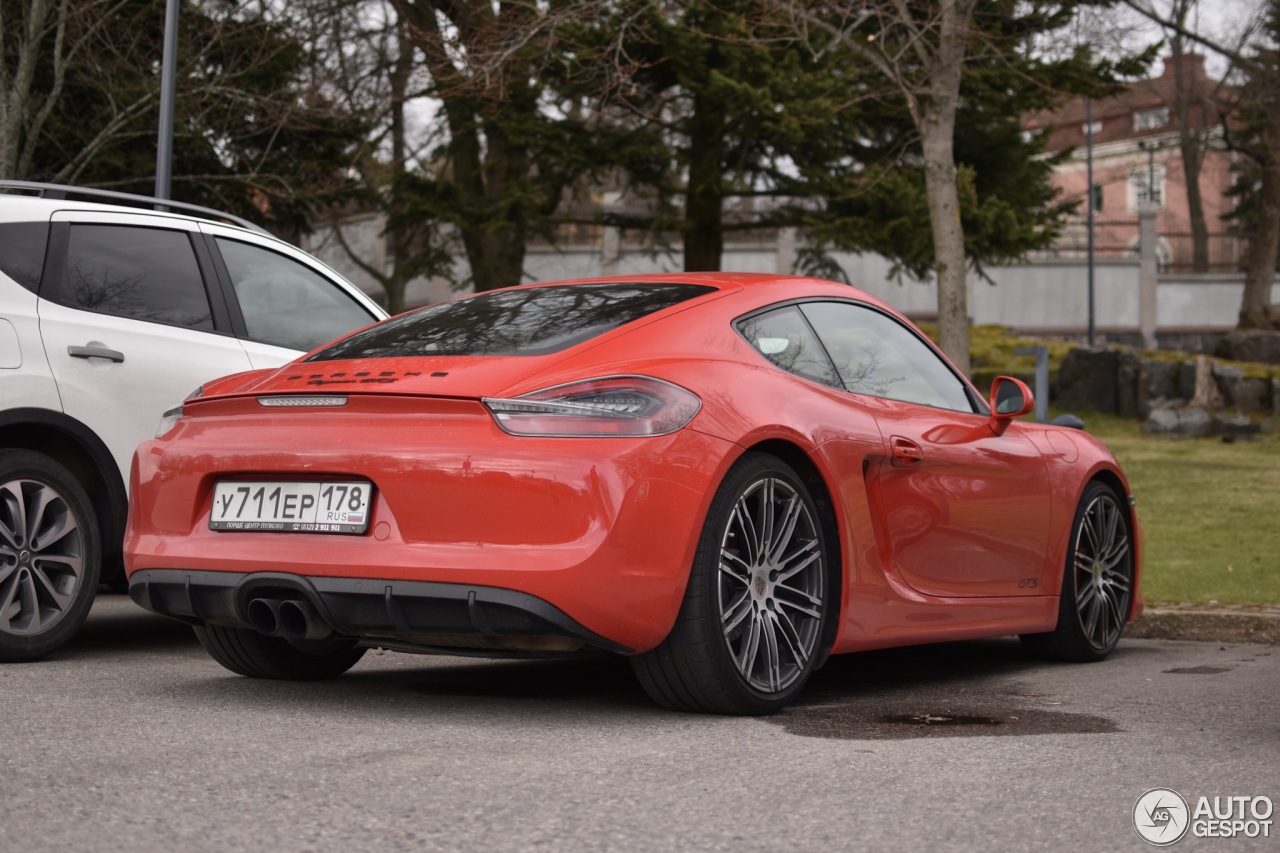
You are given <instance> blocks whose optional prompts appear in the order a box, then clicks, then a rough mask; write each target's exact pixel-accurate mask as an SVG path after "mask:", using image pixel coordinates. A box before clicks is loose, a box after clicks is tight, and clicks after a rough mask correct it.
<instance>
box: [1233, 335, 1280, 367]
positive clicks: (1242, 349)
mask: <svg viewBox="0 0 1280 853" xmlns="http://www.w3.org/2000/svg"><path fill="white" fill-rule="evenodd" d="M1218 352H1219V353H1220V354H1221V355H1222V357H1223V358H1229V359H1231V360H1232V361H1259V362H1262V363H1264V364H1280V332H1272V331H1265V330H1262V329H1249V330H1247V331H1235V332H1231V333H1229V334H1228V335H1227V336H1226V337H1225V338H1223V340H1222V343H1221V344H1219V345H1218Z"/></svg>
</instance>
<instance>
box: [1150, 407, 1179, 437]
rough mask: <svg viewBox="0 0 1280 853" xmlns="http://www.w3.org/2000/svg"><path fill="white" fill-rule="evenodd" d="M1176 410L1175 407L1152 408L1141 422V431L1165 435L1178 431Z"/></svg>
mask: <svg viewBox="0 0 1280 853" xmlns="http://www.w3.org/2000/svg"><path fill="white" fill-rule="evenodd" d="M1179 423H1180V419H1179V418H1178V412H1177V410H1176V409H1152V410H1151V413H1150V414H1148V415H1147V419H1146V421H1145V422H1144V423H1143V424H1142V431H1143V432H1149V433H1153V434H1155V435H1166V434H1168V433H1174V432H1177V431H1178V424H1179Z"/></svg>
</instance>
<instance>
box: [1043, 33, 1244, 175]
mask: <svg viewBox="0 0 1280 853" xmlns="http://www.w3.org/2000/svg"><path fill="white" fill-rule="evenodd" d="M1182 67H1183V69H1184V71H1183V79H1184V85H1185V86H1186V87H1187V89H1188V90H1189V91H1190V92H1192V93H1193V95H1194V96H1195V97H1194V98H1193V101H1192V104H1191V110H1190V118H1191V126H1192V127H1193V128H1205V127H1213V126H1216V125H1217V124H1218V123H1219V122H1220V121H1221V119H1220V117H1219V115H1218V109H1217V105H1218V104H1222V103H1224V101H1225V99H1226V97H1227V95H1228V89H1227V87H1226V86H1225V85H1224V84H1223V83H1222V82H1221V81H1219V80H1214V79H1213V78H1211V77H1209V76H1207V75H1206V74H1205V70H1204V56H1202V55H1200V54H1197V53H1188V54H1184V55H1183V57H1182ZM1176 70H1177V69H1176V66H1175V64H1174V62H1173V58H1172V57H1169V58H1166V59H1165V60H1164V69H1163V71H1162V72H1161V74H1160V76H1159V77H1153V78H1151V79H1149V80H1142V81H1139V82H1137V83H1133V84H1132V85H1130V86H1129V87H1128V88H1127V89H1126V90H1125V91H1123V92H1121V93H1120V94H1119V95H1116V96H1115V97H1112V98H1106V99H1100V100H1095V101H1093V104H1092V111H1093V122H1094V131H1093V143H1094V145H1101V144H1104V143H1108V142H1117V141H1120V140H1124V139H1139V138H1142V137H1148V136H1158V135H1162V134H1166V133H1171V132H1174V131H1175V130H1176V129H1177V125H1176V120H1175V117H1174V104H1175V101H1176V98H1175V91H1176V90H1175V79H1176V78H1175V72H1176ZM1160 110H1167V111H1168V114H1167V118H1165V119H1164V120H1163V121H1160V118H1161V116H1160V114H1159V112H1158V111H1160ZM1148 111H1153V112H1152V113H1151V114H1150V115H1148V116H1146V118H1147V120H1148V121H1147V123H1146V124H1145V125H1142V124H1139V123H1138V122H1137V121H1135V118H1134V116H1135V114H1138V113H1146V112H1148ZM1099 125H1100V126H1099ZM1022 126H1023V128H1024V129H1025V130H1030V131H1035V130H1041V129H1044V128H1052V130H1051V131H1050V134H1049V139H1048V141H1047V143H1046V150H1048V151H1051V152H1052V151H1061V150H1062V149H1064V148H1072V147H1075V146H1080V145H1084V144H1085V99H1084V98H1075V99H1073V100H1070V101H1068V102H1066V103H1065V104H1063V105H1062V106H1061V107H1059V108H1058V109H1056V110H1042V111H1040V112H1036V113H1033V114H1031V115H1030V116H1028V117H1027V118H1026V119H1024V120H1023V123H1022Z"/></svg>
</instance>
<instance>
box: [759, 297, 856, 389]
mask: <svg viewBox="0 0 1280 853" xmlns="http://www.w3.org/2000/svg"><path fill="white" fill-rule="evenodd" d="M737 329H738V334H740V335H742V337H744V338H746V339H747V343H749V344H751V346H752V347H754V348H755V350H756V352H758V353H760V354H761V355H762V356H764V357H765V358H767V359H768V360H769V361H771V362H773V363H774V364H776V365H777V366H778V367H781V368H782V369H783V370H785V371H787V372H788V373H794V374H795V375H797V376H803V377H804V378H805V379H810V380H812V381H814V382H821V383H822V384H823V385H830V386H831V387H832V388H839V387H840V377H839V376H837V375H836V371H835V368H834V367H833V366H832V364H831V359H829V358H828V357H827V354H826V352H825V351H824V350H823V349H822V344H821V343H819V342H818V339H817V337H815V336H814V334H813V329H812V328H810V326H809V324H808V323H807V322H805V319H804V317H803V316H801V314H800V311H799V309H797V308H796V307H795V306H794V305H791V306H788V307H786V308H779V309H778V310H776V311H770V312H768V313H766V314H756V315H755V316H753V317H748V318H747V319H745V320H741V321H739V322H738V325H737Z"/></svg>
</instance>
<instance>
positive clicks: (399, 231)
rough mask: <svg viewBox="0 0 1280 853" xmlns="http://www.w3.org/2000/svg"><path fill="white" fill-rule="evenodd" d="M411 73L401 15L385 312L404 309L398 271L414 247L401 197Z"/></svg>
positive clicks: (393, 80) (394, 74) (393, 78)
mask: <svg viewBox="0 0 1280 853" xmlns="http://www.w3.org/2000/svg"><path fill="white" fill-rule="evenodd" d="M411 73H413V41H412V40H411V39H410V37H409V27H408V24H406V23H405V21H404V18H403V17H401V18H400V19H399V20H398V21H397V23H396V61H395V64H394V65H393V66H392V68H391V73H390V74H389V75H388V82H389V83H390V85H391V197H390V199H389V200H388V204H387V231H386V241H387V261H388V262H389V264H390V266H391V270H390V271H389V272H388V274H387V275H386V276H385V277H384V278H383V279H382V288H383V290H385V291H386V294H387V313H389V314H399V313H400V312H401V311H403V310H404V308H405V305H404V302H405V299H404V291H405V287H406V285H408V283H409V282H408V277H407V276H405V275H403V274H402V273H401V270H402V269H403V268H404V267H405V266H406V265H407V263H408V261H409V255H410V253H411V252H412V251H413V246H412V241H411V240H410V238H409V234H408V233H407V231H408V228H407V226H406V225H405V223H404V221H403V216H404V200H403V199H402V198H401V185H402V183H403V181H404V176H405V168H406V161H407V160H408V154H407V152H406V147H405V117H404V103H405V97H406V93H407V91H408V86H409V75H410V74H411Z"/></svg>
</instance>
